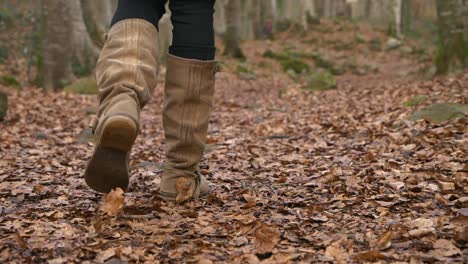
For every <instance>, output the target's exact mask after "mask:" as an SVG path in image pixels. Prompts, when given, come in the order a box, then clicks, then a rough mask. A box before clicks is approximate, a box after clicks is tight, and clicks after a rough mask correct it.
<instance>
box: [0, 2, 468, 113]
mask: <svg viewBox="0 0 468 264" xmlns="http://www.w3.org/2000/svg"><path fill="white" fill-rule="evenodd" d="M116 4H117V1H116V0H101V1H93V0H72V1H70V0H41V1H20V0H0V86H2V87H3V88H5V87H9V88H18V89H21V88H25V87H40V88H43V89H45V90H50V91H59V90H62V89H65V90H68V91H71V92H78V93H94V92H95V90H96V87H95V84H94V78H93V70H94V66H95V62H96V59H97V57H98V55H99V51H100V47H101V46H102V44H103V42H104V35H105V32H106V30H107V29H108V25H109V23H110V22H109V21H110V20H111V18H112V15H113V10H114V9H115V7H116ZM467 10H468V8H467V4H466V1H463V0H451V1H443V0H372V1H371V0H294V1H286V0H239V1H234V0H231V1H229V0H217V1H216V14H215V25H214V26H215V30H216V33H217V36H218V38H219V39H218V41H217V43H218V44H217V45H218V59H219V60H220V61H221V62H223V60H224V58H238V59H240V60H241V61H249V60H253V56H252V55H255V54H249V47H252V45H253V46H255V45H260V46H262V47H268V46H270V45H271V43H275V44H279V45H280V47H279V50H276V51H275V52H274V51H273V50H270V49H269V50H265V49H263V50H260V51H259V50H258V49H256V55H260V54H259V53H261V55H263V58H270V59H273V61H276V62H278V63H280V64H281V67H282V68H283V70H284V72H286V73H288V74H289V75H290V77H291V78H293V79H294V80H296V81H299V82H301V80H304V78H302V77H301V76H299V75H300V74H303V73H304V72H309V71H310V70H309V66H311V67H318V68H322V69H324V70H325V71H324V72H325V73H324V74H321V76H320V77H321V79H320V80H319V82H325V86H334V84H335V81H334V76H336V75H342V74H344V73H346V72H347V71H352V72H354V73H357V74H361V75H363V74H367V73H368V72H372V71H378V70H379V66H378V65H377V63H375V62H372V61H369V58H371V57H373V56H374V55H372V51H381V52H383V53H386V51H392V50H398V51H399V52H400V53H402V54H403V55H404V57H413V58H415V60H417V61H418V62H422V63H423V66H424V67H422V68H418V71H419V73H422V74H423V75H424V76H425V77H427V78H430V77H431V76H434V75H435V74H445V73H447V72H449V71H451V70H453V69H460V68H463V67H464V66H466V64H467V57H468V55H467V54H468V48H467V40H468V31H467V30H466V25H467V23H468V22H467V21H468V19H467V17H468V11H467ZM169 16H170V12H168V13H167V14H166V15H165V16H164V17H163V18H162V19H161V21H160V31H161V34H160V35H161V40H160V44H161V50H162V52H161V54H162V56H161V61H162V62H163V63H164V59H165V58H164V57H165V52H166V50H167V48H168V46H169V45H170V43H171V25H170V19H169ZM325 34H326V35H325ZM330 36H331V37H330ZM255 40H263V41H262V42H257V44H252V45H249V44H245V43H249V41H255ZM250 43H252V42H250ZM265 43H270V44H266V45H265ZM297 43H301V44H302V45H300V47H297V45H296V44H297ZM244 44H245V45H244ZM243 45H244V46H243ZM321 48H326V49H327V51H323V50H321ZM340 52H342V53H341V55H340V54H338V53H340ZM346 52H351V53H352V56H348V55H343V54H345V53H346ZM369 52H370V54H369ZM246 54H247V55H250V56H247V59H246ZM336 54H338V55H336ZM360 55H362V56H361V57H364V61H362V58H359V57H360ZM340 56H341V57H340ZM229 65H232V63H230V64H229ZM235 65H236V66H235V67H234V68H233V69H232V70H234V71H237V72H239V71H240V73H241V74H242V76H243V77H244V78H252V73H253V69H252V67H251V66H250V65H249V64H248V63H247V64H246V63H239V64H237V63H235ZM258 65H259V66H260V67H262V66H263V67H264V68H266V67H268V66H269V65H270V62H268V61H264V62H260V64H258ZM460 66H461V67H460ZM454 67H455V68H454ZM386 70H387V71H388V69H386ZM390 70H391V71H393V70H397V69H390ZM413 70H414V69H413ZM399 74H406V73H401V72H400V73H399ZM306 79H307V78H306ZM322 79H323V80H322ZM3 97H5V95H3ZM4 108H5V107H4ZM3 112H5V111H3ZM4 114H5V113H3V115H4ZM0 117H1V116H0Z"/></svg>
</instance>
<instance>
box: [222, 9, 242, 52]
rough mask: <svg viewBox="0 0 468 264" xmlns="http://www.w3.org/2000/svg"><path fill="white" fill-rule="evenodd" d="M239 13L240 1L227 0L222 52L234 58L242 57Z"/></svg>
mask: <svg viewBox="0 0 468 264" xmlns="http://www.w3.org/2000/svg"><path fill="white" fill-rule="evenodd" d="M240 14H241V2H240V1H238V0H229V1H228V2H227V4H226V33H225V37H224V40H225V45H226V47H225V49H224V54H225V55H229V56H232V57H234V58H243V57H244V53H243V52H242V50H241V48H240V34H239V31H240V23H241V21H240V18H241V17H240Z"/></svg>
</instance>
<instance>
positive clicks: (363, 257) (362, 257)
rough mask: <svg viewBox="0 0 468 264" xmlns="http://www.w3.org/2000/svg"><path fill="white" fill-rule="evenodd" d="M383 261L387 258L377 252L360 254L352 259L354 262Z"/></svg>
mask: <svg viewBox="0 0 468 264" xmlns="http://www.w3.org/2000/svg"><path fill="white" fill-rule="evenodd" d="M385 259H387V257H386V256H385V255H383V254H382V253H380V252H379V251H377V250H371V251H366V252H361V253H359V254H357V255H355V256H354V257H353V261H354V262H376V261H379V260H385Z"/></svg>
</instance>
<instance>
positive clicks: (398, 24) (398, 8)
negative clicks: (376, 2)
mask: <svg viewBox="0 0 468 264" xmlns="http://www.w3.org/2000/svg"><path fill="white" fill-rule="evenodd" d="M402 1H404V0H394V12H395V13H394V14H395V32H396V36H397V37H398V38H401V37H402V36H403V34H402V27H403V26H402V18H401V14H402V8H403V3H402Z"/></svg>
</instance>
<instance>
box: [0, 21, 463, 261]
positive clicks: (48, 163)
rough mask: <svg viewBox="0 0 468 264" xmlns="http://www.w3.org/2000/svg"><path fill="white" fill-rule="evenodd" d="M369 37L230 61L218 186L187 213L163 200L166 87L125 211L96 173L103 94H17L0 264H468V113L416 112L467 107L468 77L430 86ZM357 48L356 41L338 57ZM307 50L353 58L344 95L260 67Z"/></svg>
mask: <svg viewBox="0 0 468 264" xmlns="http://www.w3.org/2000/svg"><path fill="white" fill-rule="evenodd" d="M355 30H357V29H355ZM335 31H336V30H335ZM345 33H346V34H349V37H346V34H345ZM318 34H320V37H319V36H318ZM359 34H362V35H363V36H362V37H361V36H359V39H357V37H356V32H353V31H352V30H347V29H344V30H342V37H341V38H340V39H339V40H335V39H334V37H335V35H334V34H328V33H326V32H319V33H317V36H314V35H312V36H310V39H312V40H313V39H314V38H315V39H316V40H314V41H313V43H310V41H307V40H305V41H304V40H303V39H304V38H301V39H302V40H303V41H300V39H296V40H291V39H290V37H291V34H289V35H286V36H288V37H287V38H286V37H283V38H279V39H278V40H276V41H274V42H271V41H257V42H250V43H246V45H245V47H244V48H245V50H246V51H247V55H248V58H249V59H248V61H247V62H245V63H242V64H241V65H240V66H241V68H242V69H243V68H247V71H245V70H242V72H236V69H237V70H239V67H237V66H238V64H239V63H238V62H235V61H232V60H224V63H223V65H224V67H223V68H224V70H223V71H222V72H220V73H218V74H217V81H216V86H217V87H216V89H217V92H216V98H215V104H216V107H215V109H214V113H213V118H212V120H211V123H210V133H209V139H208V142H209V145H208V146H207V149H206V156H205V159H204V160H203V163H202V172H203V173H204V174H205V175H206V176H207V178H208V179H209V181H210V182H211V187H212V192H211V194H210V195H209V196H207V197H205V198H203V199H201V200H199V201H194V202H189V203H187V204H185V205H173V204H170V203H166V202H164V201H162V200H161V199H159V198H158V185H159V181H160V175H161V166H162V162H163V159H164V158H163V143H164V139H163V130H162V124H161V110H162V97H163V94H162V85H163V84H162V83H161V84H160V85H159V87H158V89H157V90H156V91H155V93H154V96H153V101H152V103H151V104H150V105H148V106H147V107H146V109H145V111H144V112H143V115H142V134H141V136H140V137H139V139H138V141H137V143H136V146H135V148H134V151H133V159H132V169H131V172H132V178H131V187H130V190H129V192H128V193H126V194H125V206H124V208H123V211H121V212H120V213H118V214H117V216H108V215H107V214H105V213H104V212H103V210H102V208H101V205H102V203H103V201H102V197H101V195H99V194H97V193H94V192H92V191H91V190H89V189H88V188H87V187H86V186H85V184H84V180H83V178H82V172H83V168H84V166H85V162H86V160H87V159H88V158H89V156H90V155H91V151H92V137H90V136H89V135H87V134H86V128H87V125H88V124H89V121H90V119H91V117H92V114H93V113H94V112H95V106H96V103H97V102H96V99H95V98H94V96H89V95H87V96H86V95H74V94H68V93H56V94H52V93H49V94H46V93H43V92H41V91H39V90H37V89H32V88H30V89H23V90H21V91H19V92H10V97H9V100H10V109H9V114H8V116H7V118H6V120H5V121H4V122H1V123H0V142H1V143H0V263H5V262H11V263H27V262H31V263H42V262H49V263H69V262H83V263H86V262H88V263H95V262H97V263H100V262H106V263H126V262H129V263H158V262H161V263H185V262H187V263H226V262H227V263H260V262H261V263H289V262H291V263H311V262H313V263H317V262H334V263H347V262H381V263H386V262H392V263H396V262H398V263H436V262H458V263H463V262H465V263H466V262H467V257H466V255H467V253H468V250H467V248H466V242H467V240H468V227H467V226H468V195H467V192H468V167H467V146H468V144H467V134H466V133H467V119H466V116H465V117H463V116H461V117H460V116H455V117H456V118H455V119H452V120H449V121H445V122H441V123H437V124H435V123H431V122H428V121H425V120H419V121H413V120H411V118H410V117H411V115H412V113H413V112H414V111H415V110H417V109H420V108H422V107H424V106H427V105H431V104H433V103H443V102H449V103H458V104H466V103H467V99H468V72H465V73H459V74H456V75H453V76H452V77H444V78H437V79H434V80H428V81H424V80H422V77H421V76H420V74H419V72H420V70H419V69H421V68H424V65H425V64H424V63H425V62H424V61H423V62H420V61H419V62H418V58H415V57H414V56H413V55H408V54H407V53H404V52H402V50H401V49H396V50H392V51H386V50H385V47H383V49H382V50H378V49H375V50H374V51H371V49H369V45H376V44H372V43H376V41H375V40H373V38H376V39H378V38H380V39H382V36H381V34H380V35H378V34H377V33H374V32H369V31H364V33H362V32H361V33H359ZM373 34H377V36H374V35H373ZM362 38H364V40H362ZM350 39H351V40H353V41H354V40H355V39H356V40H355V41H356V43H357V44H356V43H354V44H352V46H349V45H348V46H346V45H345V48H343V49H332V48H329V47H331V46H333V45H331V44H330V43H331V42H332V41H334V43H336V41H341V42H346V41H349V40H350ZM383 42H384V43H385V40H383ZM314 43H315V44H314ZM345 44H346V43H345ZM343 45H344V44H343ZM350 45H351V44H350ZM383 46H385V44H383ZM309 47H319V48H317V49H316V50H314V51H313V52H319V53H320V54H326V56H327V58H328V59H329V60H333V61H334V62H336V63H339V64H341V65H344V63H345V62H346V61H347V60H348V59H349V57H350V56H352V57H353V58H355V60H354V62H353V63H354V64H355V66H354V67H347V69H351V70H350V71H346V72H345V73H342V75H340V76H338V77H337V89H332V90H327V91H319V92H317V91H315V92H314V91H307V90H306V89H303V88H302V86H303V84H304V83H302V79H301V78H302V77H301V76H300V75H298V76H296V75H294V74H292V73H291V72H289V73H288V74H285V73H284V72H283V71H282V69H281V66H280V64H278V62H277V61H276V60H274V59H270V58H263V57H262V54H263V53H264V52H265V51H266V50H267V48H270V49H272V50H273V51H275V52H278V53H279V52H282V51H283V50H284V48H287V49H288V50H299V51H301V52H303V53H307V52H312V51H308V50H307V49H308V48H309ZM324 47H325V48H327V49H325V48H324ZM306 62H307V63H308V64H310V66H311V67H312V68H313V69H315V66H314V63H312V62H311V61H306ZM371 64H372V65H376V66H372V67H369V66H365V65H371ZM356 65H357V66H356ZM360 65H361V66H362V65H364V66H362V69H370V68H372V69H371V71H366V70H361V71H359V67H361V66H360ZM376 68H377V69H376ZM401 71H405V72H408V71H410V72H411V73H410V74H407V73H405V72H403V73H401ZM246 72H247V73H246ZM295 80H296V81H295ZM108 198H109V197H108ZM106 205H109V204H106ZM106 205H105V206H106Z"/></svg>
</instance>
